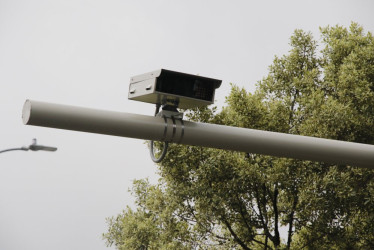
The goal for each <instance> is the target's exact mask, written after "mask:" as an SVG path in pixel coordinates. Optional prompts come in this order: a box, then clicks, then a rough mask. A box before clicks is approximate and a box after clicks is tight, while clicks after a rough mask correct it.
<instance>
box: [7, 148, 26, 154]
mask: <svg viewBox="0 0 374 250" xmlns="http://www.w3.org/2000/svg"><path fill="white" fill-rule="evenodd" d="M16 150H23V151H28V150H29V148H27V147H22V148H9V149H4V150H1V151H0V154H1V153H4V152H8V151H16Z"/></svg>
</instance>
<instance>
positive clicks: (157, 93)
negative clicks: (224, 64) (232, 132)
mask: <svg viewBox="0 0 374 250" xmlns="http://www.w3.org/2000/svg"><path fill="white" fill-rule="evenodd" d="M221 83H222V81H221V80H217V79H212V78H207V77H202V76H198V75H190V74H185V73H180V72H175V71H171V70H166V69H160V70H156V71H153V72H150V73H146V74H142V75H137V76H134V77H132V78H131V82H130V87H129V95H128V98H129V99H131V100H136V101H142V102H148V103H153V104H159V105H170V106H174V107H177V108H181V109H188V108H194V107H199V106H205V105H209V104H213V103H214V94H215V90H216V89H217V88H218V87H220V86H221Z"/></svg>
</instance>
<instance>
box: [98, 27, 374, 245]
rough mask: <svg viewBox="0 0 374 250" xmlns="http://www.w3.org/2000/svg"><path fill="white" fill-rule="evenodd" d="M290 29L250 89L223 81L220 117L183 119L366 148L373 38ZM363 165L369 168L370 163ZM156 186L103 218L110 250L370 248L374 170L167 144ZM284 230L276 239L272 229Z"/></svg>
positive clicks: (335, 30)
mask: <svg viewBox="0 0 374 250" xmlns="http://www.w3.org/2000/svg"><path fill="white" fill-rule="evenodd" d="M321 33H322V41H321V43H322V46H323V47H322V48H321V49H319V48H318V43H317V41H315V40H314V39H313V37H312V35H311V34H310V33H307V32H304V31H302V30H296V31H295V32H294V34H293V36H292V37H291V39H290V46H291V50H290V51H289V53H288V54H287V55H284V56H282V57H275V59H274V61H273V64H272V65H271V66H270V67H269V74H268V75H267V76H266V77H265V78H264V79H263V80H261V81H259V82H258V83H257V90H256V92H255V93H248V92H247V91H245V89H241V88H238V87H236V86H234V85H232V89H231V93H230V94H229V96H228V97H227V106H226V107H224V108H223V109H222V111H220V112H218V113H217V112H216V110H215V109H214V108H213V109H208V108H200V109H195V110H191V111H190V112H189V115H188V117H189V119H190V120H192V121H197V122H207V123H216V124H224V125H228V126H237V127H244V128H252V129H261V130H268V131H276V132H282V133H290V134H300V135H308V136H316V137H323V138H331V139H337V140H346V141H354V142H361V143H369V144H374V130H373V127H374V126H373V125H374V112H373V111H374V110H373V109H374V38H373V36H372V34H371V33H370V32H369V33H365V32H364V31H363V28H362V27H360V26H359V25H358V24H356V23H352V24H351V26H350V27H349V28H344V27H341V26H334V27H326V28H322V29H321ZM373 164H374V163H373ZM159 174H160V176H161V178H160V180H159V183H158V184H157V185H151V184H150V183H148V182H147V181H146V180H138V181H135V182H134V188H133V194H134V195H135V197H136V205H137V207H136V210H133V209H131V208H126V209H125V210H124V211H123V212H122V213H121V214H119V215H118V216H115V217H113V218H110V219H108V224H109V230H108V232H107V233H106V234H104V238H105V239H106V240H107V243H108V245H111V244H114V245H115V246H116V247H117V248H118V249H196V248H198V249H236V248H243V249H316V248H318V249H331V248H332V249H373V248H374V180H373V177H374V171H373V170H368V169H359V168H356V167H353V166H342V165H331V164H325V163H320V162H310V161H300V160H293V159H286V158H275V157H270V156H264V155H257V154H250V153H245V152H229V151H223V150H218V149H210V148H202V147H194V146H183V145H170V148H169V152H168V155H167V157H166V158H165V159H164V161H163V162H162V163H161V164H160V165H159ZM282 230H283V231H284V232H286V233H285V234H284V235H285V236H284V237H281V231H282Z"/></svg>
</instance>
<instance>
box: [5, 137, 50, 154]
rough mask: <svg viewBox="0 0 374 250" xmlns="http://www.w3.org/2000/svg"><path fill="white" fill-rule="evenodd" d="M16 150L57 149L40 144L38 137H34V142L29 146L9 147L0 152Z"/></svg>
mask: <svg viewBox="0 0 374 250" xmlns="http://www.w3.org/2000/svg"><path fill="white" fill-rule="evenodd" d="M15 150H23V151H29V150H31V151H50V152H54V151H56V150H57V148H55V147H49V146H43V145H38V144H37V141H36V139H35V138H34V139H32V143H31V144H30V145H29V146H28V147H25V146H24V147H21V148H9V149H5V150H1V151H0V153H4V152H8V151H15Z"/></svg>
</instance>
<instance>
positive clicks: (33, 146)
mask: <svg viewBox="0 0 374 250" xmlns="http://www.w3.org/2000/svg"><path fill="white" fill-rule="evenodd" d="M29 149H30V150H31V151H40V150H41V151H50V152H54V151H56V150H57V148H55V147H49V146H43V145H38V144H37V141H36V139H35V138H34V139H33V140H32V143H31V145H30V146H29Z"/></svg>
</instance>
